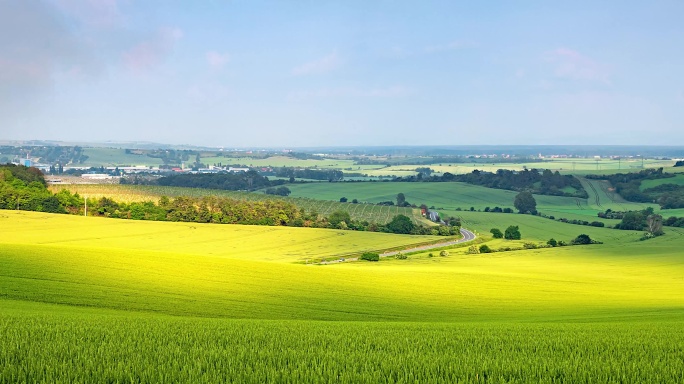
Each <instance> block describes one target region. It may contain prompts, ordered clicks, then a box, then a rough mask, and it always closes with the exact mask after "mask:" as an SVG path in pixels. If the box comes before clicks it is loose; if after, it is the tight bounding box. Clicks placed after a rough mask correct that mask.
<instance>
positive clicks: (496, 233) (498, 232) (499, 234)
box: [489, 228, 504, 239]
mask: <svg viewBox="0 0 684 384" xmlns="http://www.w3.org/2000/svg"><path fill="white" fill-rule="evenodd" d="M489 232H491V233H492V237H494V238H495V239H502V238H503V236H504V234H503V233H502V232H501V230H500V229H499V228H492V229H490V230H489Z"/></svg>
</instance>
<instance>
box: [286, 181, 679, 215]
mask: <svg viewBox="0 0 684 384" xmlns="http://www.w3.org/2000/svg"><path fill="white" fill-rule="evenodd" d="M580 180H581V181H582V182H583V184H586V187H585V189H586V190H587V193H589V195H590V196H589V198H588V199H578V198H573V197H561V196H546V195H535V196H534V197H535V200H536V201H537V210H539V211H540V212H542V213H544V214H547V215H552V216H555V217H556V218H559V217H564V218H567V219H570V220H572V219H580V220H586V221H603V222H605V223H613V221H609V220H608V221H606V220H603V219H599V218H598V217H597V213H598V212H601V211H605V210H606V209H608V208H610V209H612V210H617V211H625V210H641V209H644V208H646V207H653V208H654V209H655V211H656V212H658V213H660V214H662V215H663V216H664V217H668V216H677V215H680V214H681V212H682V210H662V211H661V210H660V207H659V206H658V205H657V204H643V203H631V202H628V201H625V200H624V199H622V198H621V197H620V196H619V195H617V194H615V193H614V192H611V191H610V188H609V186H608V184H607V183H606V182H603V181H597V180H588V179H583V178H582V179H580ZM589 184H590V185H591V186H590V185H589ZM592 186H593V188H592ZM288 187H289V188H290V189H291V190H292V195H291V196H294V197H307V198H318V199H328V200H339V198H340V197H342V196H344V197H347V198H348V199H353V198H357V199H359V201H364V202H366V201H367V202H380V201H386V200H395V199H396V196H397V194H398V193H400V192H401V193H404V195H405V196H406V200H407V201H409V202H410V203H414V204H418V205H419V204H427V205H428V206H435V207H436V208H437V209H440V210H444V211H456V210H457V209H461V210H469V209H470V208H471V207H472V208H474V209H475V210H484V209H485V208H486V207H490V208H494V207H495V206H498V207H501V208H505V207H509V208H513V200H514V199H515V195H516V194H517V192H514V191H508V190H502V189H493V188H486V187H480V186H477V185H472V184H467V183H452V182H449V183H408V182H374V183H311V184H293V185H288Z"/></svg>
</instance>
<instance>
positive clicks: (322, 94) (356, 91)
mask: <svg viewBox="0 0 684 384" xmlns="http://www.w3.org/2000/svg"><path fill="white" fill-rule="evenodd" d="M409 94H410V92H409V90H408V89H407V88H406V87H404V86H401V85H394V86H390V87H385V88H357V87H338V88H321V89H316V90H307V91H298V92H292V93H290V94H289V95H288V99H290V100H304V99H327V98H342V97H368V98H392V97H404V96H407V95H409Z"/></svg>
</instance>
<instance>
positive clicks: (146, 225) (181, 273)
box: [0, 211, 684, 383]
mask: <svg viewBox="0 0 684 384" xmlns="http://www.w3.org/2000/svg"><path fill="white" fill-rule="evenodd" d="M465 215H469V216H468V219H469V220H473V222H474V220H475V219H476V218H477V217H480V218H482V219H483V220H484V219H489V218H493V219H492V220H494V221H497V220H508V219H509V218H513V217H515V218H521V220H525V221H529V223H528V225H530V226H531V225H533V224H534V225H536V224H535V223H539V224H544V223H548V224H549V225H548V226H547V227H546V230H548V231H549V232H544V230H545V228H543V227H539V228H535V229H534V230H533V229H531V228H521V231H522V232H523V236H524V237H525V236H526V233H528V234H530V235H531V234H532V233H533V232H534V231H538V233H539V236H541V235H542V234H543V235H544V237H546V236H548V235H549V234H551V233H553V232H554V231H556V230H558V231H561V230H562V229H565V230H566V231H567V230H568V229H572V228H578V229H592V230H596V231H598V232H595V235H596V236H603V234H604V233H605V234H606V235H607V234H614V235H615V236H617V237H615V238H608V239H602V240H604V241H605V244H603V245H591V246H574V247H563V248H553V249H536V250H525V251H514V252H502V253H492V254H486V255H485V254H481V255H468V254H466V253H465V250H466V249H467V248H455V249H452V250H451V251H450V255H449V256H448V257H439V256H438V257H432V258H430V257H428V255H427V253H428V252H423V253H419V254H415V255H411V256H409V259H408V260H394V259H391V258H387V259H382V260H381V261H380V262H379V263H368V262H352V263H340V264H333V265H327V266H321V265H305V264H303V263H299V262H298V261H301V260H302V259H304V258H306V257H308V256H307V255H313V254H319V255H340V254H344V253H346V252H349V251H350V250H353V249H368V248H371V249H379V248H383V247H385V246H388V245H397V244H400V243H401V242H402V241H404V239H405V237H402V236H397V235H383V234H373V233H354V232H341V231H334V230H313V229H302V228H275V227H250V226H231V225H210V224H191V225H188V224H187V223H164V222H162V223H155V222H135V221H124V220H116V219H104V218H90V217H88V218H86V217H77V216H68V215H50V214H45V213H36V212H16V211H0V230H1V233H2V236H0V382H103V381H105V382H153V381H163V382H231V381H232V382H255V383H256V382H259V383H261V382H298V383H307V382H331V381H334V382H342V383H352V382H437V383H439V382H444V383H458V382H478V381H486V382H541V383H552V382H662V383H678V382H681V381H682V380H683V379H684V377H683V375H682V372H684V360H682V359H681V356H682V355H683V353H684V347H682V346H684V336H683V335H684V332H683V331H684V327H683V324H682V322H681V319H682V316H684V280H682V275H683V274H684V257H683V256H682V253H681V247H682V245H683V244H684V231H682V230H669V229H668V232H667V234H666V235H665V236H662V237H659V238H656V239H652V240H648V241H643V242H640V241H636V240H635V238H634V236H637V235H638V234H636V233H633V232H628V231H616V230H606V229H603V230H601V229H598V228H589V227H579V226H577V227H576V226H571V225H568V224H561V223H555V222H553V221H550V220H544V219H540V218H537V217H532V216H529V215H517V214H490V213H478V212H467V213H464V216H465ZM499 217H500V218H499ZM552 224H553V225H557V226H558V227H554V226H552ZM478 225H480V224H478ZM481 225H483V228H486V227H487V226H488V223H487V224H485V223H482V224H481ZM193 227H194V228H193ZM554 228H557V229H554ZM592 233H593V232H592ZM592 237H593V235H592ZM483 240H486V239H483ZM414 241H415V240H414ZM487 244H490V245H491V246H492V248H498V247H499V246H501V245H504V244H509V242H505V241H503V240H496V241H488V242H487ZM516 244H517V242H516Z"/></svg>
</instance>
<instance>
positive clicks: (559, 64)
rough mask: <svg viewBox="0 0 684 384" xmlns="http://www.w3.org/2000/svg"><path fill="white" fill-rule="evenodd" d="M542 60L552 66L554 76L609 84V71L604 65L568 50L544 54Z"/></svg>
mask: <svg viewBox="0 0 684 384" xmlns="http://www.w3.org/2000/svg"><path fill="white" fill-rule="evenodd" d="M543 58H544V60H545V61H546V62H548V63H551V64H552V65H553V67H554V68H553V71H554V75H555V76H556V77H559V78H566V79H572V80H589V81H596V82H601V83H604V84H609V83H610V81H609V79H608V76H609V71H608V69H607V68H606V66H605V65H602V64H600V63H598V62H596V61H595V60H593V59H591V58H589V57H587V56H585V55H583V54H581V53H580V52H578V51H575V50H572V49H568V48H557V49H554V50H553V51H549V52H547V53H545V54H544V57H543Z"/></svg>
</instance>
